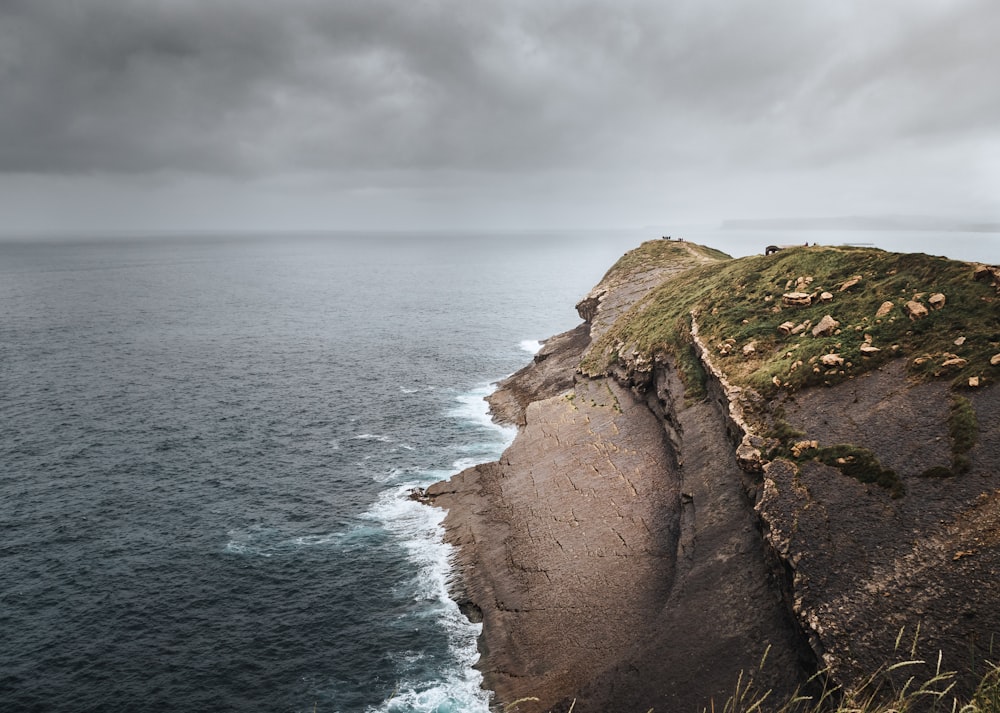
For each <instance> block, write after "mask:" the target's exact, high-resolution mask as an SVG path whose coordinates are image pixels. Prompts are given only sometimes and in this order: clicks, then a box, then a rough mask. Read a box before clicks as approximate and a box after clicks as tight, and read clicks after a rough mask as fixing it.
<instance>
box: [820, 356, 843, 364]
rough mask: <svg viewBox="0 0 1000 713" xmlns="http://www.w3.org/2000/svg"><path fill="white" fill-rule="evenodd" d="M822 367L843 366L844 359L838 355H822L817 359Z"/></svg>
mask: <svg viewBox="0 0 1000 713" xmlns="http://www.w3.org/2000/svg"><path fill="white" fill-rule="evenodd" d="M819 360H820V363H822V364H823V366H843V364H844V357H842V356H840V354H824V355H823V356H821V357H820V358H819Z"/></svg>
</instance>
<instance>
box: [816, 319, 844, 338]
mask: <svg viewBox="0 0 1000 713" xmlns="http://www.w3.org/2000/svg"><path fill="white" fill-rule="evenodd" d="M839 326H840V322H838V321H837V320H835V319H834V318H833V317H831V316H830V315H826V316H825V317H823V319H821V320H820V321H819V324H817V325H816V326H815V327H813V329H812V335H813V336H814V337H825V336H827V335H829V334H833V330H835V329H836V328H837V327H839Z"/></svg>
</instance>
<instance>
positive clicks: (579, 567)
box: [426, 241, 1000, 713]
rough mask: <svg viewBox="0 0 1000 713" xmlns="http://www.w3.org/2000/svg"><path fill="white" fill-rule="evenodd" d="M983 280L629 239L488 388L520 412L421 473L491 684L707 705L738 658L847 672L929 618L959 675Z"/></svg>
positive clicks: (999, 366)
mask: <svg viewBox="0 0 1000 713" xmlns="http://www.w3.org/2000/svg"><path fill="white" fill-rule="evenodd" d="M998 275H1000V271H997V270H996V269H995V268H989V267H988V266H974V265H968V264H965V263H956V262H953V261H948V260H944V259H943V258H933V257H929V256H925V255H900V254H892V253H885V252H882V251H878V250H870V249H869V250H861V249H844V248H820V247H814V248H799V249H794V250H786V251H781V252H780V253H778V254H776V255H770V256H766V257H764V256H760V257H751V258H742V259H740V260H733V259H730V258H728V256H725V255H722V254H721V253H718V252H717V251H713V250H710V249H707V248H703V247H701V246H697V245H693V244H690V243H680V242H675V241H652V242H649V243H645V244H643V245H642V246H640V247H639V248H637V249H636V250H633V251H631V252H630V253H628V254H626V255H625V256H624V257H623V258H622V259H621V260H619V261H618V263H616V265H615V266H613V267H612V269H611V270H609V272H608V274H607V275H606V276H605V278H604V279H603V280H602V281H601V283H599V284H598V286H597V287H595V289H594V290H593V291H592V292H591V293H590V294H589V295H587V296H586V297H585V298H584V299H583V300H581V302H580V303H579V304H578V305H577V308H578V311H579V313H580V315H581V318H582V319H583V324H581V325H580V326H578V327H577V328H575V329H573V330H570V331H569V332H566V333H564V334H562V335H558V336H557V337H554V338H552V339H550V340H549V341H548V342H546V344H545V346H544V347H543V349H542V350H541V351H540V352H539V354H538V355H536V357H535V360H534V361H533V362H532V363H531V364H529V365H528V366H527V367H525V368H524V369H522V370H521V371H520V372H518V373H517V374H515V375H513V376H512V377H510V378H509V379H507V380H505V381H504V382H501V384H500V385H499V387H498V389H497V391H496V392H495V393H494V394H493V395H492V396H491V397H490V403H491V407H492V409H493V412H494V415H495V417H497V418H498V419H501V420H504V421H508V422H511V423H515V424H517V425H518V426H519V427H520V428H519V433H518V436H517V437H516V439H515V441H514V442H513V444H512V445H511V446H510V448H509V449H508V450H507V451H506V452H505V453H504V455H503V456H502V457H501V459H500V460H499V461H498V462H495V463H488V464H483V465H480V466H476V467H474V468H471V469H469V470H466V471H463V472H462V473H459V474H458V475H456V476H454V477H453V478H452V479H451V480H449V481H446V482H444V483H438V484H435V485H434V486H432V487H431V488H429V489H428V490H427V493H426V496H427V498H428V499H429V500H430V501H431V502H433V504H435V505H439V506H441V507H444V508H446V509H447V510H448V514H447V516H446V518H445V528H446V533H447V534H446V537H447V539H448V540H449V541H450V542H452V543H453V544H455V545H456V546H457V548H458V549H457V557H456V563H455V565H456V570H457V576H456V582H455V585H454V587H453V590H454V591H453V593H454V596H455V598H456V600H458V601H459V603H460V605H461V606H462V607H463V610H464V611H465V612H466V613H467V614H468V615H469V616H470V617H472V618H474V619H480V618H481V620H482V621H483V624H484V628H483V634H482V636H481V639H480V652H481V660H480V663H479V664H478V665H479V668H480V669H481V670H482V672H483V674H484V685H486V686H487V687H488V688H490V689H491V690H493V691H494V692H495V693H496V700H497V702H498V703H499V704H508V703H510V702H512V701H517V700H519V699H526V698H530V699H533V700H525V701H522V702H520V703H518V706H517V710H522V711H549V710H552V711H557V710H568V709H569V707H570V706H573V710H574V711H577V712H583V713H586V711H606V710H616V711H633V710H635V711H642V712H645V711H648V710H650V709H654V710H657V711H674V710H699V709H702V708H704V707H706V706H708V705H710V701H714V702H715V704H716V705H721V704H722V703H724V701H725V700H726V698H727V697H728V696H729V695H731V692H732V688H733V686H734V685H735V681H736V680H737V678H738V676H739V675H740V673H741V672H742V673H744V674H750V675H753V676H754V678H755V680H756V681H757V683H758V685H760V686H761V687H763V688H765V689H770V690H772V695H773V696H774V697H775V699H780V698H782V697H784V696H787V695H790V694H791V693H792V692H793V691H794V690H795V689H796V688H798V687H799V686H802V685H803V684H805V682H806V681H807V680H808V679H810V677H811V676H813V674H815V673H816V672H817V671H821V670H822V671H824V674H823V675H824V676H825V677H826V678H827V681H828V683H831V684H834V685H839V686H844V687H845V688H850V687H851V686H852V685H856V684H857V682H859V681H861V680H863V679H864V678H865V677H866V676H867V675H869V674H870V673H871V672H872V671H873V670H875V669H876V668H877V667H878V666H879V665H881V664H883V663H884V662H885V661H886V660H887V659H888V658H889V657H890V656H891V653H892V649H893V646H894V642H896V641H897V638H898V634H899V632H900V631H901V630H904V631H905V630H909V631H910V632H911V634H915V633H916V631H917V629H918V627H919V631H920V634H919V642H918V643H919V646H920V648H921V651H929V652H937V651H938V650H941V651H942V653H943V656H944V657H945V660H946V661H950V662H952V663H951V666H952V667H955V668H958V667H960V666H964V669H965V670H967V673H968V675H967V676H965V675H963V676H960V677H959V679H958V686H959V687H963V686H964V687H966V688H968V687H970V686H972V685H973V681H974V675H975V666H976V664H977V662H981V661H982V660H983V659H986V658H988V657H989V656H990V655H991V652H990V646H991V645H992V642H993V637H994V635H995V634H996V633H1000V606H998V604H1000V602H998V599H1000V589H998V588H997V587H996V581H997V580H996V577H997V573H998V572H1000V530H998V524H1000V473H998V472H997V471H996V469H995V468H994V467H993V464H994V463H995V462H996V461H995V459H996V456H997V455H998V454H1000V399H998V397H997V394H998V392H997V390H996V387H995V385H994V382H995V380H996V378H997V376H998V375H1000V357H997V356H996V355H997V354H998V353H1000V309H998V306H1000V302H998V301H997V300H998V297H997V290H998V287H997V283H1000V277H998ZM765 651H766V652H767V657H766V660H765V661H764V665H763V667H761V666H760V664H761V661H762V657H763V655H764V653H765ZM928 655H929V654H928ZM935 658H936V656H935ZM966 664H968V665H966ZM758 669H759V670H758Z"/></svg>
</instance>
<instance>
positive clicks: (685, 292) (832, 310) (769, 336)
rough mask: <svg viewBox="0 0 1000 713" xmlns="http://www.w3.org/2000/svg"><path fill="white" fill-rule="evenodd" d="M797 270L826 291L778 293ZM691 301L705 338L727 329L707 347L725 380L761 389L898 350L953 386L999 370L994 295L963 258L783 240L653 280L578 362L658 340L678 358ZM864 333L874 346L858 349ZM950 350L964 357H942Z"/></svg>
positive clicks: (634, 256) (832, 376)
mask: <svg viewBox="0 0 1000 713" xmlns="http://www.w3.org/2000/svg"><path fill="white" fill-rule="evenodd" d="M661 244H662V245H663V246H668V247H666V248H665V247H662V246H661ZM689 245H690V244H689ZM676 246H677V244H676V243H673V244H671V243H668V242H666V241H652V242H651V243H646V244H644V245H643V246H641V247H640V248H638V249H637V250H635V251H632V252H631V253H629V254H628V255H626V256H625V257H624V258H622V260H621V261H619V263H618V264H616V265H615V266H614V267H613V268H612V269H611V270H610V271H609V273H608V274H609V275H612V274H614V275H615V276H616V278H618V279H621V278H622V276H623V274H627V272H628V271H629V270H635V269H638V268H639V267H640V266H641V265H642V264H643V263H644V261H645V260H649V259H657V260H660V259H664V258H666V257H669V255H670V254H671V253H668V252H667V251H668V250H676ZM691 247H695V246H691ZM696 249H698V250H702V251H704V252H703V254H704V255H705V257H713V258H719V257H721V254H719V253H718V252H717V251H709V250H707V249H704V248H700V247H697V248H696ZM856 276H860V277H861V281H860V282H859V283H858V284H857V285H855V286H854V287H851V288H849V289H847V290H845V291H840V286H841V285H842V284H844V283H845V282H846V281H848V280H850V279H851V278H853V277H856ZM800 277H808V278H812V279H811V281H810V283H809V284H808V285H807V286H806V287H805V288H804V290H803V291H805V292H808V293H810V294H815V295H819V293H821V292H823V291H828V292H830V293H831V294H833V296H834V297H833V300H832V301H831V302H828V303H821V302H819V300H815V301H814V303H813V304H812V305H811V306H807V307H795V306H791V307H789V306H783V305H782V294H783V293H786V292H791V291H795V290H796V283H797V280H798V278H800ZM939 292H940V293H943V294H944V295H945V296H946V298H947V302H946V304H945V306H944V307H943V308H941V309H933V308H931V307H930V305H929V298H930V296H931V295H933V294H935V293H939ZM910 300H916V301H918V302H921V303H923V304H925V305H926V306H927V307H928V309H929V314H928V315H927V316H926V317H924V318H923V319H919V320H916V321H911V320H910V319H909V317H908V316H907V314H906V312H905V310H904V305H905V304H906V303H907V302H908V301H910ZM886 301H891V302H892V303H893V305H894V307H893V310H892V312H891V313H890V314H889V315H887V316H886V317H884V318H881V319H876V317H875V314H876V312H877V311H878V309H879V307H880V305H882V303H883V302H886ZM692 311H693V312H695V313H696V314H697V315H698V321H699V325H700V328H701V335H702V338H703V339H704V340H705V341H706V343H708V344H711V345H713V347H715V348H718V347H719V345H721V344H722V343H723V342H724V341H725V340H727V339H728V340H732V341H731V351H730V353H729V355H728V356H723V355H722V352H721V351H716V352H715V353H716V354H717V358H716V361H717V363H718V364H719V365H720V366H721V367H722V368H723V369H724V370H725V371H726V373H727V375H728V376H729V377H730V379H731V381H732V382H733V383H734V384H737V385H740V386H750V387H753V388H755V389H757V390H758V391H759V392H761V393H762V394H763V395H765V396H768V395H774V394H775V393H776V392H777V391H778V390H779V389H786V390H794V389H798V388H801V387H804V386H811V385H819V384H833V383H836V382H838V381H841V380H843V379H846V378H849V377H850V376H854V375H857V374H860V373H863V372H865V371H867V370H869V369H871V368H873V367H875V366H876V365H878V364H879V363H882V362H884V361H885V360H886V359H889V358H893V357H906V358H907V359H908V365H909V368H910V371H911V373H912V374H914V375H916V376H923V377H927V378H948V379H951V380H952V382H953V384H954V385H955V386H962V385H965V384H968V379H969V377H972V376H978V377H980V381H981V384H983V385H985V384H987V383H989V382H991V381H993V380H995V379H996V378H997V377H998V376H1000V367H995V366H991V365H990V358H991V356H993V355H994V354H997V353H998V352H1000V299H998V296H997V291H996V289H995V288H993V287H992V286H991V285H988V284H986V283H983V282H976V281H974V280H973V279H972V268H971V267H970V266H969V265H968V264H967V263H961V262H955V261H951V260H947V259H945V258H940V257H933V256H928V255H924V254H901V253H889V252H884V251H881V250H874V249H870V248H850V247H802V248H793V249H788V250H784V251H781V252H779V253H777V254H775V255H771V256H766V257H765V256H753V257H746V258H741V259H737V260H734V259H728V260H724V261H720V262H715V263H711V264H706V265H703V266H700V267H695V268H693V269H691V270H688V271H687V272H684V273H682V274H680V275H678V276H676V277H674V278H672V279H670V280H668V281H667V282H665V283H664V284H663V285H662V286H661V287H659V288H658V289H656V290H654V291H653V292H652V293H651V294H650V295H649V296H648V297H647V298H646V299H645V300H643V301H642V302H640V303H639V304H638V305H636V307H635V308H633V309H632V310H631V311H630V313H628V314H626V315H625V316H624V317H623V318H622V319H620V320H619V321H618V322H617V323H616V324H615V325H614V327H613V328H612V329H611V330H610V331H609V332H608V333H607V334H606V335H605V336H604V337H603V338H602V339H600V340H599V341H598V342H597V343H595V344H594V345H592V347H591V349H590V350H589V351H588V353H587V354H586V355H585V356H584V359H583V364H582V366H583V368H584V369H585V370H586V371H587V372H589V373H601V372H603V371H606V370H607V369H608V368H609V367H610V366H611V365H612V364H613V363H614V362H615V361H616V360H618V359H619V358H620V356H619V355H625V354H628V353H630V352H631V351H632V350H633V349H635V350H637V351H638V352H639V353H640V354H643V355H646V356H650V357H651V356H653V355H654V354H655V353H657V352H665V353H667V354H670V355H672V356H674V357H675V358H678V360H679V361H681V362H684V361H685V360H686V359H689V356H688V352H689V351H690V338H689V330H690V321H691V318H690V315H691V313H692ZM827 314H829V315H831V316H832V317H833V318H834V319H836V320H837V321H838V322H840V327H839V329H838V333H835V334H831V335H829V336H822V337H814V336H812V334H811V331H810V329H806V330H805V331H804V332H802V333H800V334H798V335H787V336H786V335H782V334H781V333H780V332H779V330H778V326H779V325H780V324H782V323H784V322H792V323H794V324H796V325H798V324H800V323H802V322H805V321H806V320H809V321H811V324H812V325H815V324H817V323H818V322H819V321H820V320H821V319H822V318H823V316H824V315H827ZM865 335H869V336H870V342H871V344H872V345H873V346H875V347H877V348H879V349H880V351H879V352H877V353H875V354H873V355H871V356H862V354H861V351H860V347H861V345H862V344H864V343H865ZM959 337H965V341H964V343H963V344H962V345H961V346H957V345H956V344H955V343H954V342H955V340H956V339H958V338H959ZM751 343H753V344H754V353H753V354H752V355H750V356H744V352H743V348H744V347H746V346H748V345H750V344H751ZM829 353H836V354H839V355H840V356H841V357H842V358H843V359H844V365H843V366H842V367H840V368H837V369H832V368H830V367H824V366H822V365H821V364H820V363H819V359H820V357H821V356H822V355H824V354H829ZM952 355H955V356H958V357H960V358H962V359H964V360H966V362H967V363H966V364H965V365H964V366H963V365H959V366H952V367H945V366H942V364H943V363H944V362H945V361H947V360H948V359H949V358H951V356H952ZM776 381H777V382H779V383H780V385H777V384H776ZM689 386H695V387H696V386H697V385H694V384H689Z"/></svg>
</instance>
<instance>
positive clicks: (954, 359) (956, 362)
mask: <svg viewBox="0 0 1000 713" xmlns="http://www.w3.org/2000/svg"><path fill="white" fill-rule="evenodd" d="M968 365H969V361H968V360H967V359H963V358H962V357H959V356H954V355H949V358H948V359H945V360H944V361H943V362H941V366H942V368H945V369H952V368H955V369H964V368H965V367H967V366H968Z"/></svg>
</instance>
